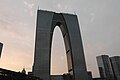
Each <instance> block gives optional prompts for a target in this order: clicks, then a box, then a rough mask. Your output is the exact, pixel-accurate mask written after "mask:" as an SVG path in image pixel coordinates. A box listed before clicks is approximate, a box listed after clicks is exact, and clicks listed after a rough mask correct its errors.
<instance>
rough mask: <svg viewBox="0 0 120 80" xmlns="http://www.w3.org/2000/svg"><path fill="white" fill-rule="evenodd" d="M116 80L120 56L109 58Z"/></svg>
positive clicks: (118, 75) (119, 72)
mask: <svg viewBox="0 0 120 80" xmlns="http://www.w3.org/2000/svg"><path fill="white" fill-rule="evenodd" d="M110 60H111V63H112V68H113V71H114V75H115V78H116V80H120V56H114V57H111V58H110Z"/></svg>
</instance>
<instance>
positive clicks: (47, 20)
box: [33, 10, 88, 80]
mask: <svg viewBox="0 0 120 80" xmlns="http://www.w3.org/2000/svg"><path fill="white" fill-rule="evenodd" d="M36 26H37V27H36V40H35V56H34V64H33V75H34V76H37V77H40V78H42V79H43V80H50V79H51V75H50V65H51V64H50V62H51V61H50V60H51V44H52V36H53V31H54V28H55V27H56V26H59V28H60V29H61V32H62V35H63V38H64V43H65V48H66V53H65V54H66V55H67V63H68V74H70V75H71V76H72V80H88V75H87V70H86V63H85V57H84V51H83V45H82V39H81V34H80V29H79V23H78V19H77V16H76V15H73V14H66V13H55V12H51V11H43V10H38V11H37V25H36ZM59 78H60V77H59ZM54 79H57V78H56V77H55V78H54ZM61 79H62V78H61Z"/></svg>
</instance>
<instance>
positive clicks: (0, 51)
mask: <svg viewBox="0 0 120 80" xmlns="http://www.w3.org/2000/svg"><path fill="white" fill-rule="evenodd" d="M2 48H3V44H2V43H0V57H1V53H2Z"/></svg>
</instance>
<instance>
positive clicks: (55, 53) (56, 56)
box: [50, 26, 68, 75]
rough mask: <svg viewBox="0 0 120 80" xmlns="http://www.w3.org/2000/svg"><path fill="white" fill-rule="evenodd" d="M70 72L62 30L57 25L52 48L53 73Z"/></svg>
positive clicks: (51, 70)
mask: <svg viewBox="0 0 120 80" xmlns="http://www.w3.org/2000/svg"><path fill="white" fill-rule="evenodd" d="M64 73H68V67H67V57H66V51H65V44H64V40H63V36H62V32H61V30H60V28H59V27H58V26H56V27H55V29H54V33H53V38H52V49H51V69H50V74H51V75H62V74H64Z"/></svg>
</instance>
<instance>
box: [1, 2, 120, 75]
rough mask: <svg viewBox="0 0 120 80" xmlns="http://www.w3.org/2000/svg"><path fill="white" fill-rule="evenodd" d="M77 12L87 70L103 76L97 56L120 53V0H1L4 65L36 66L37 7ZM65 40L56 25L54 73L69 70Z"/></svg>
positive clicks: (18, 66) (2, 59)
mask: <svg viewBox="0 0 120 80" xmlns="http://www.w3.org/2000/svg"><path fill="white" fill-rule="evenodd" d="M38 8H39V9H43V10H49V11H55V12H63V13H70V14H76V15H77V16H78V20H79V25H80V29H81V35H82V40H83V46H84V52H85V58H86V64H87V70H91V71H92V72H93V75H94V77H97V76H99V74H98V68H97V62H96V56H98V55H101V54H108V55H110V56H120V0H0V42H2V43H3V44H4V47H3V51H2V57H1V59H0V67H1V68H5V69H9V70H14V71H21V70H22V68H23V67H25V68H26V70H27V71H31V70H32V65H33V59H34V44H35V31H36V16H37V14H36V12H37V9H38ZM66 64H67V63H66V55H65V49H64V42H63V38H62V35H61V32H60V29H59V28H58V27H57V28H55V32H54V37H53V46H52V70H51V71H52V72H51V73H52V74H62V73H63V72H67V65H66Z"/></svg>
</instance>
